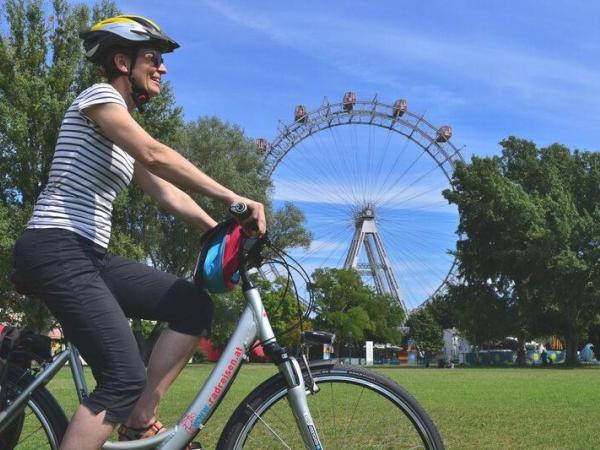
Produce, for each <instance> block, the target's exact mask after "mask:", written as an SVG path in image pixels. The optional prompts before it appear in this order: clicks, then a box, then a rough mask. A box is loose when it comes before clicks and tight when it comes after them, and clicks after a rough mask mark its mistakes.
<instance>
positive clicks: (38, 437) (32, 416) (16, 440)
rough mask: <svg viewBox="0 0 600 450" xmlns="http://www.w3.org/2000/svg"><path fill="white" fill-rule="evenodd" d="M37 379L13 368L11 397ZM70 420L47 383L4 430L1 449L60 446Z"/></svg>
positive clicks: (54, 448) (54, 449)
mask: <svg viewBox="0 0 600 450" xmlns="http://www.w3.org/2000/svg"><path fill="white" fill-rule="evenodd" d="M32 381H33V377H32V376H30V375H28V374H27V373H26V372H25V371H23V370H11V372H10V373H9V379H8V396H9V397H8V398H9V400H10V399H13V398H15V397H16V396H17V395H18V394H19V393H20V392H21V391H22V390H23V389H24V388H25V387H27V386H28V385H29V384H30V383H31V382H32ZM68 424H69V422H68V420H67V417H66V416H65V413H64V411H63V409H62V408H61V407H60V405H59V404H58V403H57V402H56V400H55V399H54V397H52V395H51V394H50V393H49V392H48V391H47V390H46V389H45V388H43V387H40V388H38V389H36V390H35V391H33V393H32V394H31V397H30V398H29V400H28V402H27V406H26V407H25V409H24V410H23V411H22V412H21V413H20V414H19V415H18V416H17V417H16V418H15V419H14V420H13V421H12V423H11V424H10V425H9V426H8V427H7V428H6V429H4V431H2V432H0V449H2V450H4V449H10V450H12V449H15V450H46V449H51V450H58V448H59V445H60V442H61V441H62V438H63V436H64V434H65V431H66V429H67V425H68Z"/></svg>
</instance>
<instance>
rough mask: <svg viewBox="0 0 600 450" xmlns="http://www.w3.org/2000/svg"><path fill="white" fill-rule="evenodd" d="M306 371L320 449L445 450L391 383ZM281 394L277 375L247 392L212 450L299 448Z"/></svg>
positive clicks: (354, 372) (348, 371)
mask: <svg viewBox="0 0 600 450" xmlns="http://www.w3.org/2000/svg"><path fill="white" fill-rule="evenodd" d="M311 371H312V373H313V377H314V380H315V382H316V383H317V385H318V386H319V388H320V391H319V392H318V393H317V394H315V395H309V396H308V406H309V409H310V412H311V414H312V416H313V419H314V421H315V425H316V428H317V432H318V434H319V437H320V439H321V442H322V444H323V447H324V448H325V449H327V450H330V449H343V450H347V449H361V450H365V449H431V450H438V449H443V448H444V444H443V442H442V439H441V437H440V435H439V433H438V431H437V429H436V427H435V425H434V424H433V422H432V421H431V419H430V418H429V416H428V415H427V413H426V412H425V411H424V410H423V408H422V407H421V406H420V405H419V404H418V403H417V401H416V400H415V399H414V398H413V397H412V396H411V395H410V394H409V393H408V392H406V391H405V390H404V389H403V388H402V387H400V386H399V385H398V384H396V383H395V382H393V381H391V380H389V379H387V378H385V377H383V376H381V375H379V374H376V373H373V372H371V371H368V370H365V369H362V368H357V367H347V366H330V367H325V368H320V369H319V368H315V369H312V368H311ZM286 391H287V386H286V384H285V381H284V380H283V378H282V377H281V376H280V375H276V376H274V377H273V378H271V379H269V380H267V381H266V382H264V383H263V384H262V385H261V386H259V387H258V388H257V389H255V390H254V391H253V392H251V393H250V395H248V397H246V399H245V400H244V401H243V402H242V403H241V404H240V406H238V408H237V409H236V411H235V412H234V414H233V415H232V416H231V418H230V419H229V422H228V423H227V425H226V426H225V429H224V430H223V434H222V435H221V439H220V440H219V444H218V446H217V448H218V449H226V450H230V449H235V450H238V449H242V448H243V449H257V450H258V449H260V450H268V449H302V448H304V443H303V441H302V439H301V437H300V433H299V431H298V428H297V426H296V422H295V420H294V417H293V413H292V410H291V408H290V406H289V404H288V402H287V397H286Z"/></svg>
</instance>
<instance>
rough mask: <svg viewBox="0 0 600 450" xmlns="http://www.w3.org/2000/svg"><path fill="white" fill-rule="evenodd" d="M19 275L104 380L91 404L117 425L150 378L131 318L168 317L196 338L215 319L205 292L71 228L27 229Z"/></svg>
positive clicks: (18, 250)
mask: <svg viewBox="0 0 600 450" xmlns="http://www.w3.org/2000/svg"><path fill="white" fill-rule="evenodd" d="M12 280H13V282H14V283H15V286H16V288H17V290H19V291H20V292H23V293H26V294H28V295H31V296H33V297H35V298H39V299H41V300H42V301H43V302H44V303H45V304H46V305H47V306H48V309H50V311H51V312H52V314H54V316H55V317H56V318H57V319H58V321H59V322H60V323H61V325H62V327H63V331H64V333H65V336H66V337H67V338H68V339H69V340H70V341H71V342H73V343H74V344H75V345H76V346H77V348H78V349H79V351H80V352H81V355H82V356H83V358H84V359H85V360H86V362H87V363H88V364H89V366H90V367H91V369H92V373H93V374H94V378H95V379H96V388H95V389H94V391H93V392H92V393H91V394H90V395H89V397H88V398H86V399H84V400H83V404H84V405H86V406H87V407H88V408H89V409H90V410H91V411H92V412H93V413H94V414H98V413H100V412H101V411H103V410H106V420H107V421H109V422H112V423H124V422H125V420H126V419H127V417H128V416H129V413H130V412H131V410H132V408H133V406H134V404H135V402H136V401H137V399H138V398H139V396H140V394H141V392H142V390H143V388H144V386H145V383H146V370H145V367H144V363H143V361H142V359H141V357H140V354H139V351H138V347H137V343H136V341H135V338H134V336H133V333H132V332H131V328H130V325H129V321H128V320H127V318H128V317H130V318H139V319H148V320H161V321H166V322H168V323H169V328H170V329H172V330H174V331H178V332H180V333H184V334H188V335H192V336H200V335H201V334H203V333H204V332H206V333H208V332H209V329H210V323H211V321H212V315H213V303H212V300H211V299H210V297H209V296H208V294H207V293H206V291H204V290H203V289H201V288H199V287H198V286H196V285H195V284H193V283H190V282H188V281H186V280H183V279H180V278H177V277H176V276H174V275H171V274H168V273H165V272H161V271H159V270H156V269H153V268H151V267H148V266H146V265H144V264H142V263H139V262H137V261H132V260H129V259H126V258H123V257H120V256H117V255H113V254H111V253H110V252H107V251H106V249H104V248H103V247H100V246H99V245H97V244H94V243H93V242H92V241H91V240H89V239H86V238H84V237H82V236H80V235H78V234H76V233H73V232H71V231H68V230H63V229H58V228H48V229H29V230H26V231H25V232H24V233H23V234H22V235H21V237H20V238H19V239H18V240H17V243H16V245H15V250H14V272H13V276H12Z"/></svg>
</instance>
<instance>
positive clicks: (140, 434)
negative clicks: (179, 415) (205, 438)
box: [117, 420, 202, 450]
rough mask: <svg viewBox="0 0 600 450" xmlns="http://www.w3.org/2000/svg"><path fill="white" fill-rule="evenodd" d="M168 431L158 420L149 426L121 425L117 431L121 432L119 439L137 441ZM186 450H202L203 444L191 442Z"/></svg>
mask: <svg viewBox="0 0 600 450" xmlns="http://www.w3.org/2000/svg"><path fill="white" fill-rule="evenodd" d="M164 431H166V428H165V427H164V425H163V424H162V423H161V422H160V421H158V420H156V421H154V423H151V424H150V425H148V426H147V427H142V428H134V427H128V426H126V425H121V426H119V429H118V430H117V433H118V434H119V441H136V440H138V439H146V438H149V437H152V436H156V435H157V434H159V433H162V432H164ZM185 450H202V445H201V444H200V443H199V442H191V443H190V444H189V445H188V446H187V447H186V448H185Z"/></svg>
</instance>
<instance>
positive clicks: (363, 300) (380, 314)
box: [312, 269, 404, 355]
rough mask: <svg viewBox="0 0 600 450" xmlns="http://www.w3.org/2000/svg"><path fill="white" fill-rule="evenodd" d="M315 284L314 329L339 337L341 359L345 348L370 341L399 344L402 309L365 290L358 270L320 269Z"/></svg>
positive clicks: (367, 288)
mask: <svg viewBox="0 0 600 450" xmlns="http://www.w3.org/2000/svg"><path fill="white" fill-rule="evenodd" d="M313 280H314V281H313V284H312V288H313V289H314V294H315V301H316V305H317V315H316V317H315V319H314V321H313V323H314V327H315V329H318V330H323V331H330V332H333V333H335V334H336V342H337V352H338V355H339V354H340V351H341V348H342V346H343V345H353V344H355V343H362V342H363V341H365V339H367V338H369V339H375V340H378V341H385V342H389V343H400V338H401V336H400V333H399V331H398V327H399V326H400V324H401V323H402V321H403V319H404V313H403V311H402V309H401V308H400V307H399V306H395V305H393V304H392V303H391V302H390V298H389V297H386V296H379V295H378V294H376V293H375V292H374V291H373V290H372V289H370V288H369V287H368V286H365V285H364V284H363V282H362V280H361V278H360V276H359V274H358V273H357V272H356V271H355V270H345V269H317V270H316V271H315V273H314V274H313Z"/></svg>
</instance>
